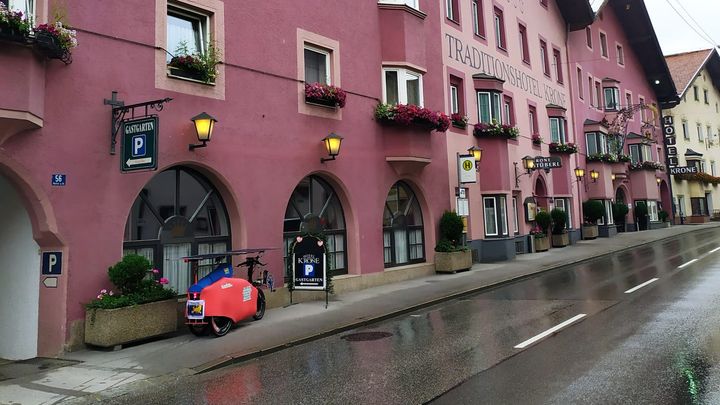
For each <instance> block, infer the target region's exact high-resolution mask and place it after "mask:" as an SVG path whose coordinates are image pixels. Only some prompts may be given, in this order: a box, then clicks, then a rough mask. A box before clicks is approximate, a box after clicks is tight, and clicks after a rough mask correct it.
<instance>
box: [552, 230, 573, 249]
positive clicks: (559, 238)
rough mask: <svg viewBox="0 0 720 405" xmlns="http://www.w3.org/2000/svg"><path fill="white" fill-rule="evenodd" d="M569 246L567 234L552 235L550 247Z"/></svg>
mask: <svg viewBox="0 0 720 405" xmlns="http://www.w3.org/2000/svg"><path fill="white" fill-rule="evenodd" d="M569 244H570V235H568V233H567V232H564V233H561V234H557V235H555V234H553V235H552V247H565V246H567V245H569Z"/></svg>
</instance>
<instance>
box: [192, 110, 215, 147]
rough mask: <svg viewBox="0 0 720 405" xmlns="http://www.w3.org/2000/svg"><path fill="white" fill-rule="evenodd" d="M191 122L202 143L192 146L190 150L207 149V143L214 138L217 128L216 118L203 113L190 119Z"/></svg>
mask: <svg viewBox="0 0 720 405" xmlns="http://www.w3.org/2000/svg"><path fill="white" fill-rule="evenodd" d="M190 120H191V121H192V122H193V123H194V124H195V133H196V134H197V139H198V141H199V142H201V143H199V144H195V145H193V144H190V145H189V148H190V150H193V149H195V148H204V147H206V146H207V143H208V142H210V139H211V138H212V132H213V128H214V127H215V123H216V122H217V120H216V119H215V117H213V116H212V115H210V114H208V113H206V112H202V113H200V114H198V115H196V116H194V117H192V118H190Z"/></svg>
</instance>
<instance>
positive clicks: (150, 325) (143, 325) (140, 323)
mask: <svg viewBox="0 0 720 405" xmlns="http://www.w3.org/2000/svg"><path fill="white" fill-rule="evenodd" d="M177 302H178V301H177V299H175V298H174V299H170V300H165V301H157V302H151V303H149V304H143V305H135V306H131V307H124V308H116V309H88V310H87V311H86V312H85V343H87V344H90V345H95V346H100V347H112V346H118V345H123V344H127V343H130V342H134V341H137V340H142V339H147V338H150V337H153V336H158V335H163V334H165V333H169V332H174V331H175V330H177V318H178V309H177V305H178V304H177Z"/></svg>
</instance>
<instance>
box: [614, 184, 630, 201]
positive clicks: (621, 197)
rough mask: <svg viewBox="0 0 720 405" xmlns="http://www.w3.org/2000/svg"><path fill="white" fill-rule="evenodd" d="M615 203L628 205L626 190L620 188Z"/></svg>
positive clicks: (616, 193)
mask: <svg viewBox="0 0 720 405" xmlns="http://www.w3.org/2000/svg"><path fill="white" fill-rule="evenodd" d="M615 202H616V203H622V204H627V200H626V197H625V190H623V189H622V187H618V189H617V191H616V192H615Z"/></svg>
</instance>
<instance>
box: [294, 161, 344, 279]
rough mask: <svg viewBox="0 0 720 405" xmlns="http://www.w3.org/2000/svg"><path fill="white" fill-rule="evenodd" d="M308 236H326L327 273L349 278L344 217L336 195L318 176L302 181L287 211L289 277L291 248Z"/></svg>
mask: <svg viewBox="0 0 720 405" xmlns="http://www.w3.org/2000/svg"><path fill="white" fill-rule="evenodd" d="M305 233H322V234H324V235H325V236H326V237H327V250H326V252H327V268H328V271H331V272H332V274H347V254H346V251H347V242H346V241H347V233H346V230H345V215H344V214H343V209H342V205H341V204H340V199H339V198H338V196H337V193H335V190H334V189H333V188H332V186H330V184H329V183H328V182H327V181H325V180H323V179H322V178H321V177H319V176H314V175H313V176H308V177H305V178H304V179H302V180H300V183H298V185H297V186H296V187H295V190H293V192H292V195H291V196H290V201H288V205H287V208H286V209H285V220H284V224H283V238H284V242H285V243H284V244H283V245H284V258H285V264H286V265H285V269H286V272H287V273H286V274H287V275H289V272H288V271H289V267H288V261H287V257H288V252H289V251H290V245H291V244H292V242H293V240H294V239H295V237H296V236H299V235H303V234H305Z"/></svg>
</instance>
